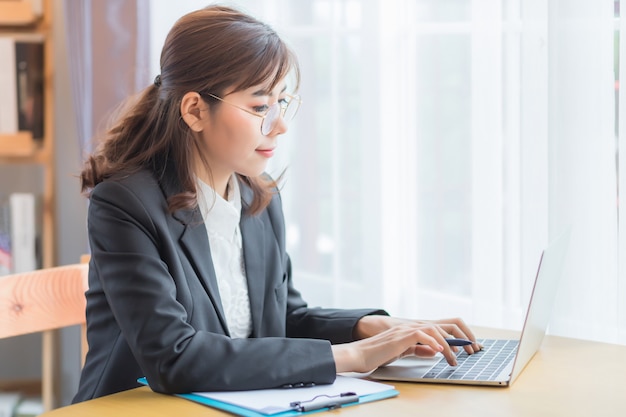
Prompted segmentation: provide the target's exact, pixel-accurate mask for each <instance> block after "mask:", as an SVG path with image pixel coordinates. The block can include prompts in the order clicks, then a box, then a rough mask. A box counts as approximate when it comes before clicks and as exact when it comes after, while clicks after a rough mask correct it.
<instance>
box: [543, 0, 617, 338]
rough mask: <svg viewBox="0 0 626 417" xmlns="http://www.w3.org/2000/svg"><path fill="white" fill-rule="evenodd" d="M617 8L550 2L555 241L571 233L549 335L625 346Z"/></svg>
mask: <svg viewBox="0 0 626 417" xmlns="http://www.w3.org/2000/svg"><path fill="white" fill-rule="evenodd" d="M613 3H614V2H613V1H612V0H602V1H589V0H574V1H572V0H567V1H564V0H561V1H552V2H550V9H549V21H548V27H549V30H550V36H549V50H550V57H549V78H548V82H549V103H550V105H549V124H550V130H549V139H550V140H549V154H550V157H549V183H550V189H549V196H550V197H549V198H550V214H549V215H550V221H549V224H550V236H554V233H556V232H557V231H558V230H559V229H560V228H562V227H564V226H565V225H567V224H572V225H573V238H572V241H571V245H570V250H569V262H568V263H567V267H566V271H565V274H564V280H563V283H562V285H561V290H560V297H559V298H558V300H557V303H556V306H555V314H554V317H553V319H552V322H551V330H552V332H553V333H558V334H564V335H572V336H576V337H585V338H591V339H597V340H606V341H611V342H616V341H620V342H622V343H626V339H624V338H620V337H619V331H618V330H619V328H620V317H619V308H618V307H619V304H620V303H619V301H620V300H619V287H620V279H619V276H618V258H617V256H618V223H617V214H618V213H617V210H618V206H617V204H616V202H617V174H618V171H617V165H616V163H617V161H616V151H617V146H616V145H617V144H616V132H615V88H614V86H615V72H614V61H615V60H616V59H619V58H618V57H616V56H615V53H614V45H613V42H614V29H615V25H614V9H613V8H614V4H613ZM623 249H626V248H623ZM625 279H626V277H623V276H622V277H621V280H622V286H623V285H624V283H625V281H624V280H625ZM623 325H624V322H623V320H622V323H621V327H622V329H623Z"/></svg>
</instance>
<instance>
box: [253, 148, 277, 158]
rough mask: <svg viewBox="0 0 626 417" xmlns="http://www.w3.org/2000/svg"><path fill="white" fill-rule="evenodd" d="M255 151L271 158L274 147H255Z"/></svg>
mask: <svg viewBox="0 0 626 417" xmlns="http://www.w3.org/2000/svg"><path fill="white" fill-rule="evenodd" d="M256 152H257V153H259V154H261V155H263V156H264V157H266V158H271V157H272V156H274V148H267V149H261V148H259V149H257V150H256Z"/></svg>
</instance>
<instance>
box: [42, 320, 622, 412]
mask: <svg viewBox="0 0 626 417" xmlns="http://www.w3.org/2000/svg"><path fill="white" fill-rule="evenodd" d="M476 334H477V335H478V337H515V336H516V334H517V333H515V332H510V331H502V330H492V329H476ZM624 357H626V346H623V345H611V344H605V343H597V342H591V341H584V340H577V339H568V338H563V337H556V336H546V338H545V339H544V342H543V345H542V347H541V349H540V350H539V352H537V354H536V355H535V357H534V358H533V359H532V360H531V362H530V363H529V364H528V366H527V367H526V369H525V370H524V372H522V374H521V375H520V376H519V378H518V379H517V381H515V383H514V384H513V385H512V386H511V387H509V388H501V387H471V386H457V385H443V384H425V383H398V382H396V383H391V384H392V385H394V386H395V387H396V389H397V390H398V391H399V392H400V395H399V396H397V397H395V398H391V399H386V400H382V401H378V402H374V403H368V404H363V405H360V406H354V407H346V408H344V409H340V410H334V411H329V412H328V413H326V414H317V415H319V416H323V415H327V416H331V415H338V414H340V415H341V416H385V415H387V416H414V415H424V416H434V415H440V416H460V415H461V413H462V414H463V415H466V416H480V417H487V416H507V417H508V416H532V417H540V416H550V417H553V416H567V417H576V416H585V417H588V416H614V415H620V411H619V410H620V408H623V407H622V404H623V401H624V397H626V383H625V382H624V377H626V360H625V359H624ZM84 416H90V417H99V416H116V417H126V416H128V417H141V416H150V417H160V416H163V417H166V416H167V417H171V416H185V417H195V416H203V417H210V416H224V417H225V416H231V414H227V413H224V412H221V411H218V410H215V409H212V408H210V407H207V406H204V405H200V404H196V403H194V402H192V401H189V400H185V399H182V398H178V397H174V396H169V395H163V394H157V393H154V392H152V391H151V390H150V389H149V388H147V387H142V388H136V389H132V390H129V391H124V392H121V393H117V394H113V395H109V396H106V397H101V398H97V399H95V400H91V401H86V402H83V403H79V404H74V405H71V406H67V407H62V408H58V409H56V410H52V411H49V412H47V413H44V414H42V415H41V417H84Z"/></svg>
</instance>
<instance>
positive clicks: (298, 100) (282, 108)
mask: <svg viewBox="0 0 626 417" xmlns="http://www.w3.org/2000/svg"><path fill="white" fill-rule="evenodd" d="M205 95H207V96H209V97H211V98H214V99H216V100H219V101H221V102H223V103H226V104H230V105H231V106H233V107H236V108H238V109H239V110H243V111H245V112H246V113H248V114H251V115H253V116H256V117H260V118H261V134H262V135H263V136H267V135H269V134H270V133H271V132H272V131H273V130H274V129H275V128H276V122H277V121H278V119H279V118H282V119H283V120H285V122H288V121H289V120H291V119H293V118H294V117H295V116H296V114H297V113H298V110H300V105H301V104H302V99H301V98H300V96H299V95H297V94H296V95H292V94H285V95H286V96H287V97H289V102H288V103H287V104H285V105H282V104H280V100H278V101H276V103H274V104H272V105H271V106H269V108H268V109H267V110H266V111H265V113H264V114H259V113H257V112H254V111H252V110H248V109H246V108H244V107H241V106H239V105H237V104H235V103H232V102H230V101H228V100H225V99H223V98H221V97H218V96H216V95H215V94H211V93H206V94H205ZM294 101H295V102H296V103H297V105H296V109H295V110H294V112H293V115H292V116H291V117H290V118H289V120H286V119H285V118H284V116H285V113H286V111H287V108H288V107H289V106H290V105H292V104H291V103H292V102H294ZM274 106H278V107H279V109H280V112H279V115H278V117H276V119H274V121H273V122H272V123H273V124H274V126H270V129H269V131H268V132H267V133H263V124H264V123H265V120H266V119H267V115H268V114H269V113H270V111H272V108H273V107H274Z"/></svg>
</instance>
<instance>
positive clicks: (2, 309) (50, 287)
mask: <svg viewBox="0 0 626 417" xmlns="http://www.w3.org/2000/svg"><path fill="white" fill-rule="evenodd" d="M88 268H89V266H88V264H86V263H79V264H72V265H65V266H58V267H52V268H43V269H38V270H35V271H31V272H23V273H18V274H12V275H5V276H2V277H0V339H3V338H8V337H14V336H20V335H25V334H30V333H38V332H43V339H42V397H43V403H44V409H45V410H49V409H51V408H53V407H54V403H55V396H56V392H55V391H56V386H57V385H58V384H57V382H58V379H59V377H58V374H59V370H57V369H56V368H55V364H56V362H57V352H56V345H57V342H56V339H55V338H56V336H55V330H56V329H60V328H62V327H67V326H73V325H78V324H80V325H81V357H80V364H81V366H82V365H83V364H84V360H85V355H86V354H87V349H88V347H87V338H86V320H85V306H86V299H85V291H86V290H87V288H88V280H87V273H88Z"/></svg>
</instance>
